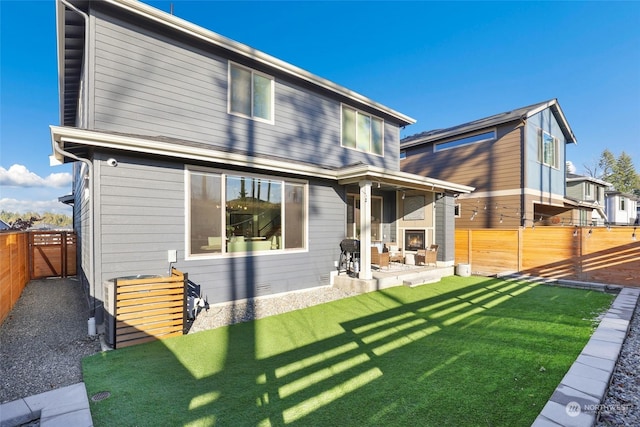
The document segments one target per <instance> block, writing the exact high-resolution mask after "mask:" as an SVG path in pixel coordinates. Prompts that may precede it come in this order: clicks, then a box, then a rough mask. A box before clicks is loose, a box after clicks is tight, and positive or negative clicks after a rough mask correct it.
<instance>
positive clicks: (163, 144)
mask: <svg viewBox="0 0 640 427" xmlns="http://www.w3.org/2000/svg"><path fill="white" fill-rule="evenodd" d="M50 130H51V140H52V143H53V144H58V145H59V146H60V147H61V148H64V146H65V144H68V143H74V144H81V145H87V146H93V147H102V148H112V149H116V150H126V151H132V152H140V153H147V154H157V155H161V156H168V157H175V158H179V159H187V160H201V161H205V162H212V163H221V164H225V165H231V166H242V167H251V168H253V169H258V170H263V171H267V172H269V173H273V172H278V173H289V174H296V175H303V176H309V177H314V178H320V179H330V180H337V181H338V183H339V184H341V185H344V184H352V183H357V182H359V181H361V180H362V179H371V180H374V181H380V182H384V183H386V184H389V185H392V186H396V187H398V188H412V189H416V190H421V191H452V192H456V193H470V192H471V191H473V190H474V188H473V187H469V186H467V185H461V184H456V183H453V182H448V181H443V180H439V179H434V178H428V177H423V176H420V175H414V174H410V173H407V172H401V171H395V170H389V169H384V168H381V167H376V166H369V165H355V166H350V167H346V168H342V169H338V170H331V169H325V168H322V167H319V166H313V165H306V164H305V165H302V164H297V163H293V162H286V161H283V160H274V159H265V158H261V157H253V156H248V155H244V154H237V153H230V152H226V151H218V150H216V149H214V148H213V147H211V148H202V147H192V146H188V145H180V144H175V143H173V142H167V141H158V140H151V139H145V138H140V137H133V136H124V135H114V134H109V133H102V132H97V131H88V130H83V129H77V128H72V127H62V126H50ZM54 154H55V156H56V159H58V160H59V161H63V160H64V157H63V156H62V155H61V154H60V153H58V152H57V151H56V152H55V153H54Z"/></svg>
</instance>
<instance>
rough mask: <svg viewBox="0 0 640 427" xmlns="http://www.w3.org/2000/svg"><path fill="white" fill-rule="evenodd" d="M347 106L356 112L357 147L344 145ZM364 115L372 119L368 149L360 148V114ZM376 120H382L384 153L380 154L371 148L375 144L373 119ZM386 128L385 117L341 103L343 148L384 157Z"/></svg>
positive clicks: (341, 143)
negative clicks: (345, 110)
mask: <svg viewBox="0 0 640 427" xmlns="http://www.w3.org/2000/svg"><path fill="white" fill-rule="evenodd" d="M345 108H347V109H348V110H352V111H353V112H355V114H356V115H355V118H356V120H355V123H354V126H355V127H356V129H355V130H356V140H355V144H356V146H355V147H347V146H346V145H344V134H343V131H344V109H345ZM359 115H362V116H367V117H369V119H370V121H371V122H370V123H369V131H370V138H369V149H368V150H361V149H360V148H358V116H359ZM374 120H380V121H381V122H382V134H381V137H382V153H380V154H378V153H375V152H373V151H372V150H371V147H372V146H373V121H374ZM384 129H385V121H384V119H383V118H381V117H378V116H374V115H372V114H370V113H367V112H366V111H362V110H359V109H357V108H354V107H352V106H350V105H347V104H345V103H341V104H340V146H341V147H342V148H346V149H347V150H354V151H358V152H360V153H367V154H372V155H374V156H378V157H384V144H385V141H384V139H385V138H384Z"/></svg>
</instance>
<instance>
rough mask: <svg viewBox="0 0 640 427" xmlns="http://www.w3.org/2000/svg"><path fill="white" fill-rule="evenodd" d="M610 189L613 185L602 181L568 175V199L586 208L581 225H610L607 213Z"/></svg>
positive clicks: (581, 218) (581, 212)
mask: <svg viewBox="0 0 640 427" xmlns="http://www.w3.org/2000/svg"><path fill="white" fill-rule="evenodd" d="M609 187H611V184H610V183H608V182H605V181H603V180H601V179H597V178H593V177H590V176H584V175H576V174H573V173H567V198H568V199H570V200H573V201H574V202H576V203H578V204H579V205H580V206H583V207H584V208H585V210H584V211H580V214H581V215H582V216H581V217H580V222H579V223H580V224H582V225H605V224H606V223H608V219H607V215H606V213H605V191H606V190H607V188H609ZM589 209H590V210H591V211H589Z"/></svg>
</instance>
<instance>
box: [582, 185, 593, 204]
mask: <svg viewBox="0 0 640 427" xmlns="http://www.w3.org/2000/svg"><path fill="white" fill-rule="evenodd" d="M591 187H593V184H591V183H589V182H587V183H585V185H584V198H585V200H590V199H591V193H592V191H591Z"/></svg>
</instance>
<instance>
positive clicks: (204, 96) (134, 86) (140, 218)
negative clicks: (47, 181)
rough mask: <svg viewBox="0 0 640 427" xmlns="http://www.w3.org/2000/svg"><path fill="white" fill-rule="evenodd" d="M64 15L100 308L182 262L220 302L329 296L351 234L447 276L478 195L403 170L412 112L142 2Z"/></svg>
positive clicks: (66, 147) (80, 213) (83, 225)
mask: <svg viewBox="0 0 640 427" xmlns="http://www.w3.org/2000/svg"><path fill="white" fill-rule="evenodd" d="M57 18H58V26H57V34H58V64H59V65H58V66H59V81H60V117H61V122H62V123H61V126H52V127H51V134H52V144H53V150H54V157H55V158H56V159H57V160H58V161H62V162H75V163H74V172H73V174H74V184H73V199H74V200H73V203H70V201H69V200H66V202H67V203H70V204H72V205H73V208H74V215H73V218H74V229H75V230H76V232H77V235H78V245H79V248H80V250H79V251H78V252H79V263H78V265H79V271H80V272H79V277H80V279H81V280H82V282H83V283H84V284H85V286H86V287H87V289H88V290H89V292H90V295H91V296H92V297H94V298H95V299H94V302H95V303H96V304H99V303H100V301H101V299H102V295H103V290H102V286H103V283H104V282H105V281H107V280H108V279H111V278H114V277H120V276H130V275H135V274H164V275H166V274H167V273H168V271H169V268H170V266H175V267H177V268H179V269H180V270H182V271H185V272H187V273H188V274H189V279H190V280H192V281H194V282H195V283H197V284H199V285H200V286H201V287H202V293H203V294H204V295H206V296H207V298H208V301H209V303H216V302H224V301H235V300H242V299H245V298H251V297H254V296H259V295H266V294H275V293H280V292H287V291H293V290H298V289H305V288H310V287H316V286H320V285H328V284H329V282H330V273H331V272H332V271H335V266H334V263H335V262H337V261H338V259H339V256H340V247H339V244H340V242H341V240H342V239H344V238H346V237H354V238H358V239H360V242H361V246H362V247H369V246H370V245H372V244H373V243H375V242H402V241H404V239H405V234H406V232H407V231H411V232H414V231H418V232H422V233H423V235H424V238H423V242H422V244H423V246H426V245H429V244H431V243H438V244H439V245H441V249H440V251H439V252H438V256H439V262H440V263H441V264H443V265H453V262H454V252H453V251H454V248H453V243H454V233H453V229H454V224H453V223H454V220H453V210H452V209H448V208H447V206H451V205H452V201H453V197H454V196H456V195H458V194H466V193H469V192H470V191H472V188H471V187H468V186H465V185H459V184H454V183H451V182H447V181H442V180H437V179H431V178H426V177H424V176H420V175H414V174H409V173H403V172H401V171H400V167H399V152H400V149H399V147H400V142H399V134H400V128H401V127H404V126H406V125H409V124H411V123H413V122H414V120H413V119H411V118H410V117H407V116H406V115H404V114H401V113H399V112H397V111H395V110H392V109H390V108H388V107H385V106H383V105H381V104H378V103H376V102H374V101H372V100H370V99H368V98H366V97H364V96H362V95H359V94H357V93H354V92H352V91H350V90H348V89H346V88H344V87H341V86H339V85H337V84H335V83H333V82H330V81H328V80H325V79H322V78H320V77H317V76H315V75H313V74H310V73H309V72H307V71H305V70H302V69H300V68H297V67H295V66H293V65H291V64H288V63H286V62H283V61H280V60H278V59H276V58H273V57H271V56H269V55H267V54H265V53H262V52H260V51H257V50H255V49H253V48H251V47H249V46H246V45H243V44H240V43H237V42H235V41H233V40H230V39H227V38H225V37H223V36H220V35H218V34H216V33H213V32H211V31H209V30H206V29H204V28H201V27H198V26H196V25H194V24H191V23H189V22H187V21H184V20H182V19H180V18H178V17H176V16H173V15H170V14H167V13H164V12H162V11H159V10H157V9H155V8H152V7H150V6H148V5H145V4H143V3H140V2H137V1H130V0H109V1H100V2H86V1H76V0H70V1H64V2H63V1H58V2H57ZM436 206H440V207H439V208H438V209H436ZM370 257H371V255H370V251H367V250H363V251H362V252H361V262H360V264H361V270H360V279H363V280H370V279H371V278H372V271H371V263H370ZM95 315H96V321H98V322H100V321H101V312H100V311H99V310H97V311H96V313H95Z"/></svg>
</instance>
